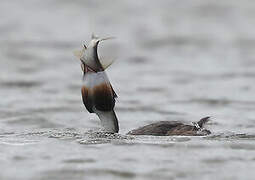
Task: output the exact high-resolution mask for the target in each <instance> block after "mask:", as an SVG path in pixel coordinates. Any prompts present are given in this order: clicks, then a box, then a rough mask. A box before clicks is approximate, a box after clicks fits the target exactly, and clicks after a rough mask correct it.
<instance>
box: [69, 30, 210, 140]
mask: <svg viewBox="0 0 255 180" xmlns="http://www.w3.org/2000/svg"><path fill="white" fill-rule="evenodd" d="M107 39H111V38H99V37H96V36H95V35H92V40H91V41H90V43H89V45H88V47H86V46H85V45H84V47H83V49H82V50H81V51H76V52H74V54H75V56H77V57H78V58H79V59H80V61H81V67H82V71H83V85H82V89H81V93H82V100H83V103H84V105H85V107H86V109H87V110H88V111H89V113H96V114H97V115H98V117H99V119H100V121H101V124H102V126H103V127H104V128H105V131H107V132H111V133H118V132H119V125H118V119H117V116H116V114H115V112H114V106H115V98H117V95H116V93H115V92H114V90H113V87H112V85H111V83H110V81H109V79H108V77H107V75H106V73H105V71H104V70H105V69H106V68H107V67H109V66H110V65H111V63H112V62H111V63H108V64H103V63H104V62H101V61H100V60H99V57H98V53H97V48H98V44H99V42H101V41H103V40H107ZM208 120H209V117H205V118H202V119H201V120H199V121H198V122H197V123H193V125H185V124H183V123H181V122H179V121H160V122H157V123H153V124H149V125H146V126H143V127H140V128H138V129H135V130H132V131H130V132H129V133H128V135H154V136H173V135H182V136H203V135H208V134H210V133H211V132H210V131H209V130H206V129H204V124H205V123H206V122H208Z"/></svg>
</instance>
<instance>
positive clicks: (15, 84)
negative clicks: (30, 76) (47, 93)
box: [1, 81, 43, 88]
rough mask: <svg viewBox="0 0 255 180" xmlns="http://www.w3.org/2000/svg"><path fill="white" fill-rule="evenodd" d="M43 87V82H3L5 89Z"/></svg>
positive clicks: (2, 85)
mask: <svg viewBox="0 0 255 180" xmlns="http://www.w3.org/2000/svg"><path fill="white" fill-rule="evenodd" d="M41 85H43V83H42V82H38V81H6V82H1V87H4V88H33V87H39V86H41Z"/></svg>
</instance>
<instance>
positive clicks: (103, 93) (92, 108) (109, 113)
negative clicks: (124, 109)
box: [74, 34, 119, 133]
mask: <svg viewBox="0 0 255 180" xmlns="http://www.w3.org/2000/svg"><path fill="white" fill-rule="evenodd" d="M108 39H112V37H108V38H99V37H97V36H95V35H94V34H92V38H91V41H90V42H89V44H88V47H87V46H86V45H83V48H82V50H79V51H75V52H74V55H75V56H76V57H78V58H79V60H80V61H81V68H82V71H83V83H82V88H81V94H82V101H83V104H84V106H85V108H86V109H87V111H88V112H89V113H95V114H96V115H97V116H98V117H99V119H100V121H101V125H102V127H103V128H104V130H105V131H106V132H110V133H118V132H119V123H118V118H117V116H116V113H115V111H114V107H115V99H116V98H117V94H116V92H115V91H114V89H113V87H112V85H111V83H110V81H109V78H108V76H107V74H106V72H105V69H107V68H108V67H109V66H110V65H111V64H112V62H110V63H109V62H108V63H105V64H104V63H102V62H103V61H102V60H100V59H99V56H98V52H97V50H98V44H99V42H101V41H104V40H108Z"/></svg>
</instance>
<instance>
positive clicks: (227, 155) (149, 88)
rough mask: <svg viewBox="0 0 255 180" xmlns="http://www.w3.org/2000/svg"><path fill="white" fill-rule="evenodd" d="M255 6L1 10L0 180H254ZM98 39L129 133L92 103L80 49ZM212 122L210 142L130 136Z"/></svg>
mask: <svg viewBox="0 0 255 180" xmlns="http://www.w3.org/2000/svg"><path fill="white" fill-rule="evenodd" d="M254 10H255V3H253V2H252V1H248V0H247V1H246V0H244V1H230V0H223V1H220V2H219V1H217V2H216V1H215V2H213V1H205V0H192V1H185V2H184V1H168V0H165V1H160V2H159V1H155V2H154V1H150V2H148V1H133V0H129V1H118V2H117V1H97V0H96V1H57V0H55V1H52V0H51V1H47V0H45V1H36V0H33V1H32V0H31V1H28V0H27V1H18V0H12V1H7V0H2V1H1V2H0V16H1V21H0V34H1V36H0V87H1V88H0V96H1V101H0V169H1V171H0V179H3V180H15V179H19V180H23V179H24V180H27V179H40V180H43V179H54V180H55V179H61V180H64V179H68V180H69V179H139V180H140V179H146V180H147V179H167V180H169V179H195V178H196V179H231V180H232V179H253V177H254V172H253V169H254V168H255V151H254V150H255V144H254V140H255V137H254V135H255V118H254V117H255V113H254V109H255V96H254V90H255V85H254V79H255V73H254V72H255V71H254V70H255V53H254V49H255V31H254V29H255V25H254V19H255V13H254V12H255V11H254ZM92 32H95V33H96V34H98V35H100V36H102V37H106V36H115V37H117V39H116V40H114V41H108V42H105V43H102V44H101V45H100V47H99V52H100V55H101V56H106V57H117V60H116V62H115V64H113V65H112V66H111V67H110V68H109V69H108V70H107V73H108V76H109V78H110V79H111V82H112V84H113V87H114V89H115V91H116V93H117V94H118V96H119V98H118V100H117V102H116V113H117V115H118V118H119V121H120V135H108V134H103V133H100V131H99V127H100V125H99V120H98V119H97V117H96V116H95V115H91V114H88V113H87V111H86V110H85V109H84V106H83V104H82V102H81V95H80V87H81V69H80V66H79V61H77V60H76V59H75V57H74V56H73V54H72V51H73V50H75V49H79V48H80V47H81V44H82V43H84V42H85V43H87V42H88V40H89V39H90V35H91V33H92ZM208 115H209V116H212V121H211V123H210V124H209V125H208V129H210V130H211V131H212V132H213V134H212V135H211V136H209V137H150V136H141V137H134V136H125V134H126V133H127V132H128V131H129V130H131V129H135V128H137V127H139V126H142V125H146V124H148V123H152V122H155V121H159V120H181V121H184V122H187V123H190V122H191V121H197V120H199V118H201V117H204V116H208Z"/></svg>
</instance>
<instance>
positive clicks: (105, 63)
mask: <svg viewBox="0 0 255 180" xmlns="http://www.w3.org/2000/svg"><path fill="white" fill-rule="evenodd" d="M99 61H100V63H101V65H102V67H103V69H104V70H105V69H107V68H108V67H109V66H110V65H112V64H113V62H114V61H115V59H109V58H100V60H99Z"/></svg>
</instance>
